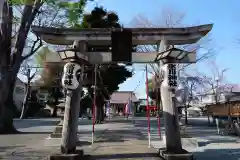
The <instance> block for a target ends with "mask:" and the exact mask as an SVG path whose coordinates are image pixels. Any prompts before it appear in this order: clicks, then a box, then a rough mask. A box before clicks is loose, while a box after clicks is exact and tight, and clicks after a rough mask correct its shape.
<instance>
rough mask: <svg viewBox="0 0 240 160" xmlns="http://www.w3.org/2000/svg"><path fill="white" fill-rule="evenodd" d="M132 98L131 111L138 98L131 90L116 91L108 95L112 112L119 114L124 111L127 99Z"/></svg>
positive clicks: (134, 107)
mask: <svg viewBox="0 0 240 160" xmlns="http://www.w3.org/2000/svg"><path fill="white" fill-rule="evenodd" d="M130 99H131V100H132V111H134V112H135V110H136V106H137V103H138V102H139V100H138V99H137V97H136V95H135V94H134V93H133V92H132V91H117V92H114V93H113V94H112V95H111V97H110V105H111V108H112V112H113V114H117V115H121V114H123V113H124V108H125V106H126V104H127V103H129V100H130Z"/></svg>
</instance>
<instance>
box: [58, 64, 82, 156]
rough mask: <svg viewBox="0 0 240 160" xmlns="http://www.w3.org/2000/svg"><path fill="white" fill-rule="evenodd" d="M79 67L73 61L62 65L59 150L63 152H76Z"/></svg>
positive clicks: (79, 90) (79, 95)
mask: <svg viewBox="0 0 240 160" xmlns="http://www.w3.org/2000/svg"><path fill="white" fill-rule="evenodd" d="M81 69H83V68H81V67H80V65H79V64H77V63H74V62H70V63H67V64H66V65H65V66H64V73H63V78H62V85H63V87H64V88H66V89H67V95H66V102H65V112H64V121H63V130H62V142H61V152H62V153H64V154H71V153H75V152H76V145H77V131H78V117H79V109H80V97H81V91H82V86H81V80H82V78H79V77H78V76H77V73H79V71H80V70H81ZM80 77H82V76H80Z"/></svg>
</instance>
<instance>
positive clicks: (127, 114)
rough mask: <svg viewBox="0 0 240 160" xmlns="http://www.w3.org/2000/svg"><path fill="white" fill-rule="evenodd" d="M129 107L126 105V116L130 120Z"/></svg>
mask: <svg viewBox="0 0 240 160" xmlns="http://www.w3.org/2000/svg"><path fill="white" fill-rule="evenodd" d="M128 112H129V105H128V103H127V104H126V105H125V116H126V118H127V119H128V116H129V113H128Z"/></svg>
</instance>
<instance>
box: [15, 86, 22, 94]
mask: <svg viewBox="0 0 240 160" xmlns="http://www.w3.org/2000/svg"><path fill="white" fill-rule="evenodd" d="M15 93H17V94H24V88H21V87H16V88H15Z"/></svg>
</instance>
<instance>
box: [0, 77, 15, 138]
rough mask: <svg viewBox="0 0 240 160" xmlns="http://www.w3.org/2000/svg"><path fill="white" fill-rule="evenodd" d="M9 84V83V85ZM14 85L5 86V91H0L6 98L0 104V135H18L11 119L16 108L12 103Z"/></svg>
mask: <svg viewBox="0 0 240 160" xmlns="http://www.w3.org/2000/svg"><path fill="white" fill-rule="evenodd" d="M10 84H11V83H10ZM14 86H15V81H14V85H10V86H7V87H6V88H5V90H2V93H1V94H4V93H5V94H6V95H7V98H6V99H3V101H2V103H0V107H1V117H0V134H14V133H18V131H17V129H16V128H15V127H14V124H13V118H14V115H15V113H16V106H15V104H14V102H13V91H14Z"/></svg>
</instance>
